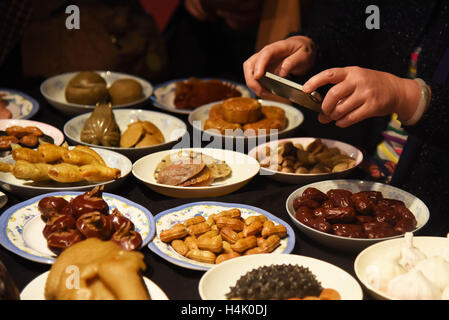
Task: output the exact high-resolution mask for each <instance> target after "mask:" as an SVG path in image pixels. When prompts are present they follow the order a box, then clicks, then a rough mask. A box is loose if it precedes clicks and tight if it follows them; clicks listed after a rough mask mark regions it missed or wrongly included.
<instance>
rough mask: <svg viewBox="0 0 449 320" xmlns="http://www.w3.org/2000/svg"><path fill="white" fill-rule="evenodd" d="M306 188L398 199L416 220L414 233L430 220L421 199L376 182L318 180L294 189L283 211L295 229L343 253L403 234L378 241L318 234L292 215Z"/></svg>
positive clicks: (323, 233) (320, 232)
mask: <svg viewBox="0 0 449 320" xmlns="http://www.w3.org/2000/svg"><path fill="white" fill-rule="evenodd" d="M309 187H314V188H317V189H318V190H320V191H322V192H324V193H326V192H327V191H329V190H330V189H345V190H349V191H351V192H353V193H354V192H359V191H367V190H374V191H380V192H382V194H383V196H384V197H385V198H391V199H397V200H401V201H403V202H404V203H405V205H406V206H407V208H408V209H409V210H410V211H411V212H412V213H413V214H414V215H415V218H416V220H417V226H416V229H415V230H414V232H416V231H418V230H419V229H421V228H422V227H423V226H424V225H425V224H426V223H427V221H428V220H429V215H430V213H429V209H428V208H427V206H426V205H425V204H424V202H422V201H421V200H420V199H418V198H417V197H415V196H414V195H412V194H410V193H408V192H406V191H403V190H401V189H399V188H396V187H393V186H390V185H386V184H382V183H377V182H371V181H361V180H327V181H320V182H315V183H311V184H308V185H305V186H303V187H301V188H299V189H297V190H295V191H294V192H293V193H292V194H290V196H289V197H288V198H287V202H286V209H287V212H288V214H289V216H290V218H291V219H292V221H293V223H294V224H295V226H296V227H297V228H298V229H299V230H300V231H301V232H303V233H304V234H306V235H307V236H309V237H310V238H311V239H313V240H315V241H317V242H319V243H321V244H323V245H325V246H327V247H330V248H334V249H339V250H345V251H360V250H362V249H364V248H366V247H368V246H370V245H372V244H374V243H377V242H380V241H383V240H388V239H393V238H399V237H403V235H397V236H393V237H386V238H378V239H365V238H363V239H359V238H347V237H341V236H336V235H333V234H329V233H325V232H322V231H318V230H316V229H314V228H311V227H309V226H306V225H305V224H303V223H301V222H299V221H298V220H297V219H296V216H295V209H294V208H293V201H294V200H295V199H296V198H297V197H299V196H301V195H302V193H303V192H304V190H306V189H307V188H309Z"/></svg>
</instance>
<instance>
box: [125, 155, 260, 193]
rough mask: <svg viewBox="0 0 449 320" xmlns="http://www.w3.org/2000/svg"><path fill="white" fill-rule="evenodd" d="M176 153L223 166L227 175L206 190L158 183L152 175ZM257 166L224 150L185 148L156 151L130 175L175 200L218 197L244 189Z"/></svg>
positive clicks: (254, 173)
mask: <svg viewBox="0 0 449 320" xmlns="http://www.w3.org/2000/svg"><path fill="white" fill-rule="evenodd" d="M180 152H186V153H189V152H194V153H200V154H203V155H205V156H209V157H212V158H213V159H215V160H214V161H218V162H224V163H225V164H226V165H227V166H228V168H229V169H230V172H229V173H228V175H227V176H226V177H224V178H221V179H217V180H214V181H213V182H212V183H211V184H210V185H207V186H180V185H168V184H163V183H158V180H157V179H156V178H155V173H156V171H157V169H158V166H159V165H160V163H161V161H165V159H166V158H167V157H171V156H176V155H177V154H179V153H180ZM259 168H260V166H259V163H258V162H257V161H256V160H255V159H253V158H251V157H248V156H247V155H245V154H243V153H239V152H234V151H230V150H224V149H212V148H188V149H172V150H166V151H160V152H157V153H153V154H150V155H147V156H145V157H143V158H141V159H139V160H137V161H136V162H135V163H134V165H133V169H132V173H133V175H134V176H135V177H136V178H137V179H138V180H140V181H141V182H142V183H143V184H145V185H146V186H147V187H149V188H150V189H151V190H153V191H156V192H158V193H160V194H163V195H166V196H169V197H175V198H198V197H218V196H222V195H226V194H229V193H232V192H234V191H236V190H238V189H240V188H242V187H243V186H244V185H246V184H247V183H248V182H249V181H250V180H251V179H252V178H253V177H254V176H255V175H256V174H257V173H258V172H259Z"/></svg>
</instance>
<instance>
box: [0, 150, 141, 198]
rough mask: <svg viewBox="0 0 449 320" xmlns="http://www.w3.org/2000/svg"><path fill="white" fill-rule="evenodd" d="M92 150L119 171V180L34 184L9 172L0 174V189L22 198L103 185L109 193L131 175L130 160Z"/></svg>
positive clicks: (122, 156) (113, 152)
mask: <svg viewBox="0 0 449 320" xmlns="http://www.w3.org/2000/svg"><path fill="white" fill-rule="evenodd" d="M71 148H73V147H69V149H71ZM92 149H93V150H94V151H96V152H97V153H98V154H99V155H100V156H101V158H102V159H103V160H104V162H105V163H106V166H108V167H110V168H116V169H119V170H120V177H119V178H117V179H114V180H109V181H105V182H99V183H94V182H87V181H86V182H74V183H60V182H56V181H48V182H47V181H42V182H35V181H31V180H22V179H18V178H16V177H15V176H14V175H13V174H12V173H10V172H0V187H2V188H3V189H4V190H5V191H7V192H11V193H13V194H15V195H17V196H19V197H22V198H23V197H27V198H29V197H34V196H36V195H39V194H43V193H48V192H53V191H87V190H90V189H92V188H93V187H95V186H97V185H104V188H105V191H110V190H113V189H114V188H117V187H119V186H120V185H121V184H122V183H123V182H124V181H125V180H126V178H127V177H128V176H129V175H130V174H131V170H132V162H131V160H129V159H128V158H127V157H125V156H124V155H122V154H120V153H117V152H115V151H111V150H106V149H99V148H92ZM2 162H5V163H10V164H13V163H14V162H15V161H14V159H13V158H12V156H11V155H8V156H6V157H5V158H3V159H2Z"/></svg>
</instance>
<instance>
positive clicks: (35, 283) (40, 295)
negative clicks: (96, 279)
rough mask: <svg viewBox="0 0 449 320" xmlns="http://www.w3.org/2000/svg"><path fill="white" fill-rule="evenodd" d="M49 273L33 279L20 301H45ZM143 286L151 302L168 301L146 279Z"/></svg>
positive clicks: (160, 290)
mask: <svg viewBox="0 0 449 320" xmlns="http://www.w3.org/2000/svg"><path fill="white" fill-rule="evenodd" d="M49 273H50V272H49V271H47V272H44V273H42V274H41V275H39V276H37V277H36V278H34V279H33V280H32V281H30V283H28V284H27V285H26V287H25V288H24V289H23V290H22V292H21V293H20V300H45V284H46V283H47V278H48V275H49ZM143 281H144V283H145V286H146V287H147V289H148V292H149V294H150V297H151V300H169V299H168V297H167V295H166V294H165V292H164V291H162V289H161V288H160V287H159V286H158V285H157V284H156V283H154V282H153V281H151V280H150V279H148V278H147V277H143Z"/></svg>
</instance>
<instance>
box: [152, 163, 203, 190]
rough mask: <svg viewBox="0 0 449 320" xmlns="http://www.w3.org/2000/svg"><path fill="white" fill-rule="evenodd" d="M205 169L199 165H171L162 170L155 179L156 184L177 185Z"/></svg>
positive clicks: (201, 164)
mask: <svg viewBox="0 0 449 320" xmlns="http://www.w3.org/2000/svg"><path fill="white" fill-rule="evenodd" d="M204 167H205V164H204V162H201V163H178V164H172V165H169V166H167V167H165V168H164V169H162V170H161V171H160V172H159V174H158V177H157V183H161V184H167V185H170V186H176V185H179V184H181V183H183V182H185V181H187V180H189V179H190V178H192V177H193V176H195V175H197V174H198V173H200V172H201V170H203V169H204Z"/></svg>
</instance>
